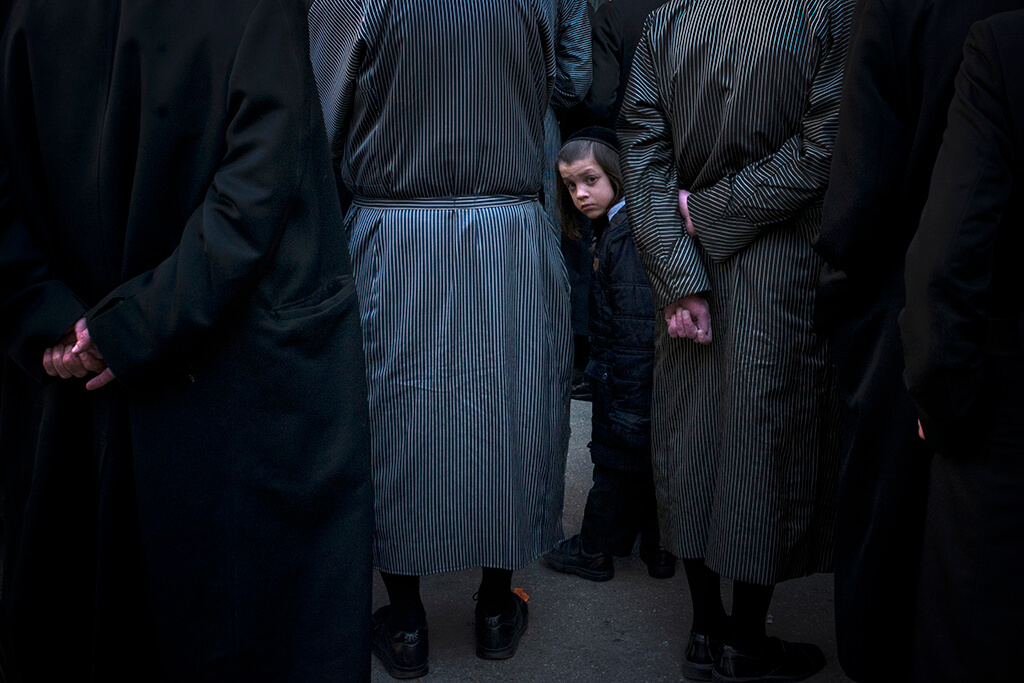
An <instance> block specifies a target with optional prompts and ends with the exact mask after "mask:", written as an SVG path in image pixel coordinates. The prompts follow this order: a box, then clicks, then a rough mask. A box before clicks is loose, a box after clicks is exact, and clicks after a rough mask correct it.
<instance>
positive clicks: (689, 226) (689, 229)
mask: <svg viewBox="0 0 1024 683" xmlns="http://www.w3.org/2000/svg"><path fill="white" fill-rule="evenodd" d="M689 196H690V192H689V190H679V213H680V214H681V215H682V216H683V221H684V222H685V223H686V234H687V235H689V236H690V237H696V236H697V229H696V228H694V227H693V221H691V220H690V207H689V206H687V204H686V198H687V197H689Z"/></svg>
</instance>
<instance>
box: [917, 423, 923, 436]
mask: <svg viewBox="0 0 1024 683" xmlns="http://www.w3.org/2000/svg"><path fill="white" fill-rule="evenodd" d="M917 435H918V436H919V437H921V438H922V439H923V438H924V427H922V426H921V421H920V420H918V421H917Z"/></svg>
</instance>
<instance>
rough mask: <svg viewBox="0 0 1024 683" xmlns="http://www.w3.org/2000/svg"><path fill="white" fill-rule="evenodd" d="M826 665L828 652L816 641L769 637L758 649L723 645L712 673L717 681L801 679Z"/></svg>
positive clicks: (748, 681) (715, 681) (713, 678)
mask: <svg viewBox="0 0 1024 683" xmlns="http://www.w3.org/2000/svg"><path fill="white" fill-rule="evenodd" d="M823 668H825V654H824V653H823V652H822V651H821V648H819V647H818V646H817V645H811V644H810V643H789V642H786V641H784V640H779V639H778V638H768V639H767V640H766V641H765V643H764V645H763V646H762V647H761V649H760V650H759V651H757V652H753V651H750V652H748V651H742V650H737V649H736V648H734V647H732V646H731V645H722V649H721V650H720V651H719V653H718V656H717V657H716V658H715V667H714V670H713V672H712V675H711V680H712V681H713V682H714V683H755V682H757V681H771V682H774V681H802V680H805V679H808V678H810V677H811V676H813V675H814V674H816V673H818V672H819V671H821V670H822V669H823Z"/></svg>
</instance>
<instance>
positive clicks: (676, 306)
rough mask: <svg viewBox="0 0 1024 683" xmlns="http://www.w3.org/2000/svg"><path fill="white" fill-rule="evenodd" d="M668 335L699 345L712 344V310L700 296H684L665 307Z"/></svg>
mask: <svg viewBox="0 0 1024 683" xmlns="http://www.w3.org/2000/svg"><path fill="white" fill-rule="evenodd" d="M665 322H666V323H668V334H669V336H670V337H675V338H676V339H681V338H686V339H692V340H693V341H695V342H697V343H698V344H710V343H711V310H710V308H709V307H708V302H707V300H706V299H705V298H704V297H702V296H700V295H699V294H691V295H689V296H684V297H683V298H682V299H680V300H679V301H676V302H674V303H671V304H669V305H668V306H666V307H665Z"/></svg>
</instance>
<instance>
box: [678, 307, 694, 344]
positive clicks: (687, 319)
mask: <svg viewBox="0 0 1024 683" xmlns="http://www.w3.org/2000/svg"><path fill="white" fill-rule="evenodd" d="M682 322H683V334H684V335H685V336H686V337H687V338H688V339H696V338H697V326H696V325H694V323H693V316H692V314H691V313H690V311H687V310H684V311H683V316H682Z"/></svg>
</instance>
